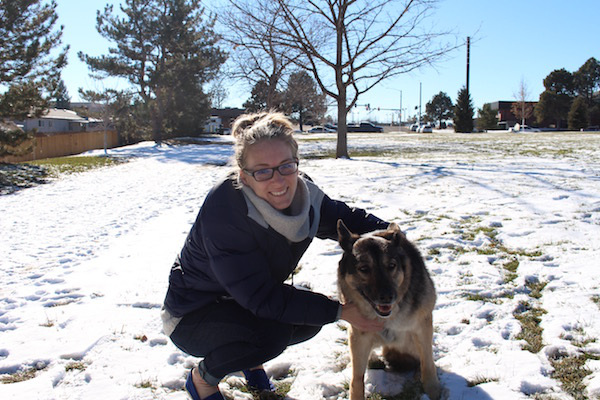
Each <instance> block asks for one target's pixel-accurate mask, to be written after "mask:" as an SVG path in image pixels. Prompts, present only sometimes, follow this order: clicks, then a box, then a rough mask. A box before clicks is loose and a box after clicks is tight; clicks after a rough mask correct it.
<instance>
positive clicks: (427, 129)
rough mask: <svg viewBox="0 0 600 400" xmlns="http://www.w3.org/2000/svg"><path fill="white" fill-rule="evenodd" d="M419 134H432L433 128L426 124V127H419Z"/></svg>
mask: <svg viewBox="0 0 600 400" xmlns="http://www.w3.org/2000/svg"><path fill="white" fill-rule="evenodd" d="M418 132H419V133H432V132H433V126H431V125H429V124H427V125H423V126H421V127H419V131H418Z"/></svg>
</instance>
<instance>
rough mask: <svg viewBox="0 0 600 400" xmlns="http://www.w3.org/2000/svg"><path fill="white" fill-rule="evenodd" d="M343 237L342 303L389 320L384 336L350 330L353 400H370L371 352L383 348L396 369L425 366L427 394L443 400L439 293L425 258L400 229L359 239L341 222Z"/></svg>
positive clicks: (340, 237) (393, 226) (423, 377)
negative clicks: (436, 338) (436, 335)
mask: <svg viewBox="0 0 600 400" xmlns="http://www.w3.org/2000/svg"><path fill="white" fill-rule="evenodd" d="M337 231H338V241H339V244H340V246H341V247H342V250H343V255H342V258H341V260H340V262H339V267H338V290H339V295H340V298H341V300H342V302H343V303H353V304H355V305H356V306H357V307H358V309H359V310H360V312H361V313H362V314H363V315H364V316H365V317H368V318H371V319H375V318H380V319H383V320H384V329H383V330H382V331H381V332H378V333H373V332H364V331H361V330H359V329H357V328H356V327H353V326H352V325H351V326H350V329H349V344H350V356H351V361H352V379H351V382H350V400H364V398H365V383H364V378H365V371H366V369H367V365H368V362H369V358H370V356H371V351H372V350H373V349H374V348H376V347H379V346H383V352H382V354H383V357H384V359H385V361H386V362H388V364H390V365H394V364H398V363H402V364H403V365H406V362H405V361H406V360H413V363H414V364H415V365H414V366H417V365H418V366H420V370H421V383H422V384H423V389H424V391H425V393H426V394H427V395H428V396H429V398H431V399H432V400H438V399H439V398H440V395H441V387H440V383H439V380H438V377H437V371H436V367H435V364H434V362H433V318H432V312H433V309H434V307H435V301H436V292H435V287H434V285H433V281H432V280H431V277H430V276H429V272H428V271H427V269H426V268H425V263H424V261H423V258H422V256H421V254H420V253H419V251H418V250H417V248H416V247H415V246H414V245H413V244H412V243H411V242H409V241H408V239H407V238H406V236H405V235H404V234H403V233H402V232H401V231H400V229H399V228H398V225H396V224H395V223H392V224H390V225H389V227H388V228H387V229H386V230H379V231H374V232H371V233H368V234H364V235H357V234H354V233H352V232H350V230H348V228H347V227H346V226H345V225H344V223H343V222H342V221H341V220H339V221H338V223H337ZM417 362H418V364H417Z"/></svg>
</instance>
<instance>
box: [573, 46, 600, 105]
mask: <svg viewBox="0 0 600 400" xmlns="http://www.w3.org/2000/svg"><path fill="white" fill-rule="evenodd" d="M573 79H574V83H575V88H576V90H577V93H578V94H579V96H581V97H583V98H584V99H585V101H586V103H587V106H588V107H590V106H592V105H593V101H594V95H595V93H596V92H598V90H600V63H599V62H598V60H596V59H595V58H594V57H592V58H590V59H589V60H587V61H586V62H585V63H584V64H583V65H582V66H581V67H580V68H579V69H578V70H577V71H576V72H575V73H573Z"/></svg>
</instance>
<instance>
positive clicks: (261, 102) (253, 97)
mask: <svg viewBox="0 0 600 400" xmlns="http://www.w3.org/2000/svg"><path fill="white" fill-rule="evenodd" d="M269 88H270V85H269V84H268V82H267V81H265V80H260V81H258V82H256V84H255V85H254V87H253V88H252V91H251V92H250V98H249V99H248V100H246V102H245V103H244V104H242V106H243V107H244V108H245V109H246V110H247V111H249V112H258V111H265V110H267V108H269V107H267V104H268V101H267V98H269V96H270V97H271V98H272V100H271V104H273V105H274V106H273V107H271V109H281V108H282V106H281V97H282V94H281V92H279V91H275V93H271V95H269V90H270V89H269Z"/></svg>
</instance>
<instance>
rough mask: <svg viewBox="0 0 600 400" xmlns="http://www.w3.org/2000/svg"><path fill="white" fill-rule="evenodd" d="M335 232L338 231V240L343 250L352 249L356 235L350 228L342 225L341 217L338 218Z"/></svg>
mask: <svg viewBox="0 0 600 400" xmlns="http://www.w3.org/2000/svg"><path fill="white" fill-rule="evenodd" d="M337 232H338V242H339V243H340V246H342V249H343V250H344V251H352V246H353V245H354V242H356V239H358V235H355V234H353V233H352V232H350V230H349V229H348V228H347V227H346V225H344V222H343V221H342V220H341V219H338V222H337Z"/></svg>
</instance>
